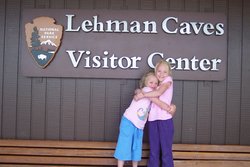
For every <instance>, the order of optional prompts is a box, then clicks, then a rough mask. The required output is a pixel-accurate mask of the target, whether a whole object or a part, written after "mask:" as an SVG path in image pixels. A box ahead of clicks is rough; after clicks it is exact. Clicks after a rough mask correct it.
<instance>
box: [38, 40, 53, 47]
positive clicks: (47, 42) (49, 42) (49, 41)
mask: <svg viewBox="0 0 250 167" xmlns="http://www.w3.org/2000/svg"><path fill="white" fill-rule="evenodd" d="M41 45H51V46H55V47H56V44H54V43H53V42H52V41H51V40H49V39H48V40H47V41H43V42H41Z"/></svg>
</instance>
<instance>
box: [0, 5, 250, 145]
mask: <svg viewBox="0 0 250 167" xmlns="http://www.w3.org/2000/svg"><path fill="white" fill-rule="evenodd" d="M27 8H30V9H32V8H51V9H116V10H117V9H118V10H120V9H121V10H134V9H136V10H165V11H182V12H220V13H225V14H226V15H227V18H228V70H227V78H226V80H224V81H220V82H212V81H175V82H174V98H173V101H174V103H175V104H176V105H177V113H176V115H175V117H174V124H175V137H174V142H175V143H208V144H209V143H211V144H242V145H250V131H249V127H250V121H249V120H250V103H249V101H250V87H249V85H250V75H249V71H250V67H249V63H250V56H249V54H250V46H249V45H250V22H249V17H250V1H248V0H0V22H1V25H0V36H1V38H0V54H1V56H0V93H1V96H0V138H4V139H6V138H16V139H45V140H46V139H53V140H96V141H116V139H117V135H118V130H119V123H120V119H121V116H122V114H123V112H124V110H125V109H126V108H127V107H128V105H129V104H130V101H131V99H132V97H133V93H134V89H135V88H137V86H138V80H129V79H120V80H119V79H76V78H28V77H24V76H22V74H21V72H20V70H19V69H20V61H19V59H20V56H21V55H20V50H19V48H20V44H21V40H20V39H19V38H20V34H21V33H22V32H21V31H20V22H21V20H20V19H21V12H22V10H23V9H27ZM194 49H195V48H194ZM144 140H145V141H147V127H146V129H145V135H144Z"/></svg>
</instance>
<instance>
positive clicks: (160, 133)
mask: <svg viewBox="0 0 250 167" xmlns="http://www.w3.org/2000/svg"><path fill="white" fill-rule="evenodd" d="M148 130H149V145H150V156H149V161H148V167H159V166H160V164H161V166H162V167H173V166H174V162H173V153H172V144H173V137H174V124H173V120H172V119H168V120H156V121H149V122H148Z"/></svg>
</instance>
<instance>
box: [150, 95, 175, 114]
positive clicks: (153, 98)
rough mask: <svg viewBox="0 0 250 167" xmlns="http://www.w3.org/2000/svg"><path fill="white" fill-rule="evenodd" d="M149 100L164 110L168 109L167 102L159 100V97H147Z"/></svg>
mask: <svg viewBox="0 0 250 167" xmlns="http://www.w3.org/2000/svg"><path fill="white" fill-rule="evenodd" d="M149 100H150V101H152V102H153V103H155V104H156V105H157V106H159V107H160V108H161V109H163V110H166V111H169V110H170V106H169V105H168V104H167V103H164V102H163V101H161V100H160V99H159V98H156V97H152V98H149Z"/></svg>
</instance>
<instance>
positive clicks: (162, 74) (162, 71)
mask: <svg viewBox="0 0 250 167" xmlns="http://www.w3.org/2000/svg"><path fill="white" fill-rule="evenodd" d="M155 72H156V77H157V78H158V80H159V81H160V82H162V81H164V79H165V78H166V77H168V75H169V71H168V68H167V66H166V65H164V64H160V65H159V66H158V68H157V69H156V71H155Z"/></svg>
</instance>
